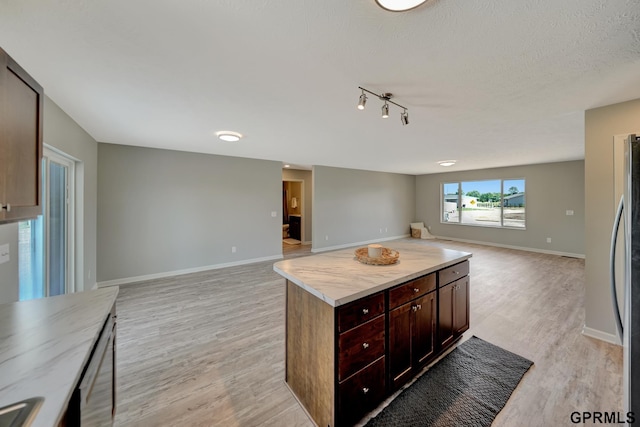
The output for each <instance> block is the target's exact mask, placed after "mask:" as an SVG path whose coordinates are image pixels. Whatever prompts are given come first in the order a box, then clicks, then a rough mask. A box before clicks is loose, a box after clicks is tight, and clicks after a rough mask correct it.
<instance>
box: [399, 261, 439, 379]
mask: <svg viewBox="0 0 640 427" xmlns="http://www.w3.org/2000/svg"><path fill="white" fill-rule="evenodd" d="M392 301H393V302H392ZM398 304H399V305H398ZM396 305H397V307H396ZM389 306H390V310H389V385H390V387H391V389H392V390H397V389H398V388H399V387H400V386H401V385H403V384H404V383H406V382H407V381H408V380H409V379H410V378H412V377H413V376H414V375H415V374H416V373H417V370H418V369H420V368H421V367H422V366H424V364H425V363H427V362H428V361H429V360H430V358H431V357H432V356H434V355H435V348H436V347H435V343H436V340H435V336H436V318H437V317H436V275H435V274H429V275H427V276H424V277H422V278H420V279H417V280H414V281H412V282H409V283H407V284H405V285H402V286H399V287H397V288H393V289H391V290H390V291H389ZM393 307H395V308H393Z"/></svg>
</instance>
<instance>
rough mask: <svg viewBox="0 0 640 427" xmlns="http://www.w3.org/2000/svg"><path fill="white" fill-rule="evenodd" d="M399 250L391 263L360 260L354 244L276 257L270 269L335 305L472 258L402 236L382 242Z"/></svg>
mask: <svg viewBox="0 0 640 427" xmlns="http://www.w3.org/2000/svg"><path fill="white" fill-rule="evenodd" d="M382 245H383V246H385V247H388V248H390V249H395V250H397V251H398V252H399V253H400V258H399V260H398V262H397V263H395V264H392V265H368V264H363V263H361V262H359V261H358V260H357V259H356V257H355V254H354V251H355V249H356V248H351V249H344V250H338V251H333V252H326V253H320V254H316V255H311V256H307V257H301V258H293V259H289V260H284V261H279V262H277V263H275V264H274V265H273V270H274V271H275V272H277V273H278V274H280V275H281V276H283V277H285V278H286V279H288V280H289V281H291V282H292V283H295V284H296V285H298V286H300V287H301V288H303V289H305V290H306V291H308V292H310V293H311V294H313V295H315V296H316V297H318V298H320V299H322V300H323V301H325V302H326V303H327V304H329V305H331V306H333V307H338V306H340V305H343V304H346V303H349V302H351V301H355V300H357V299H360V298H363V297H365V296H368V295H371V294H374V293H376V292H378V291H381V290H384V289H388V288H390V287H392V286H394V285H398V284H400V283H404V282H406V281H409V280H412V279H414V278H417V277H420V276H423V275H425V274H428V273H431V272H434V271H437V270H440V269H442V268H445V267H448V266H450V265H453V264H457V263H459V262H461V261H464V260H466V259H469V258H471V256H472V254H471V253H469V252H461V251H456V250H452V249H445V248H441V247H438V246H432V245H429V244H428V243H426V242H420V243H413V242H408V241H403V240H393V241H387V242H382Z"/></svg>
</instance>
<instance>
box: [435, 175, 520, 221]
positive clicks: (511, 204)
mask: <svg viewBox="0 0 640 427" xmlns="http://www.w3.org/2000/svg"><path fill="white" fill-rule="evenodd" d="M441 212H442V219H441V222H446V223H454V224H466V225H479V226H484V227H507V228H525V180H524V179H523V178H522V179H505V180H501V179H491V180H483V181H462V182H446V183H443V184H442V210H441Z"/></svg>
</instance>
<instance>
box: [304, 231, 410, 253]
mask: <svg viewBox="0 0 640 427" xmlns="http://www.w3.org/2000/svg"><path fill="white" fill-rule="evenodd" d="M409 236H411V234H403V235H401V236H393V237H385V238H382V239H374V240H366V241H364V242H353V243H346V244H344V245H336V246H328V247H326V248H312V249H311V252H313V253H317V252H327V251H335V250H337V249H345V248H351V247H353V246H361V245H368V244H369V243H377V242H386V241H388V240H396V239H403V238H405V237H409Z"/></svg>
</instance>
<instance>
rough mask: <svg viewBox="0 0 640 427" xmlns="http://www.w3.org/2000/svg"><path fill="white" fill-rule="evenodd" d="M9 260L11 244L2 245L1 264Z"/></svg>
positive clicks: (0, 246)
mask: <svg viewBox="0 0 640 427" xmlns="http://www.w3.org/2000/svg"><path fill="white" fill-rule="evenodd" d="M5 262H9V244H8V243H5V244H4V245H0V264H4V263H5Z"/></svg>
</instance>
